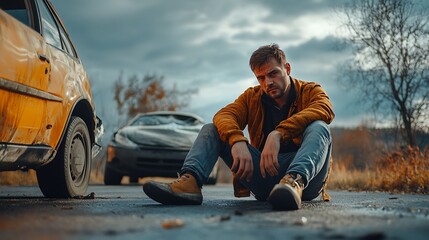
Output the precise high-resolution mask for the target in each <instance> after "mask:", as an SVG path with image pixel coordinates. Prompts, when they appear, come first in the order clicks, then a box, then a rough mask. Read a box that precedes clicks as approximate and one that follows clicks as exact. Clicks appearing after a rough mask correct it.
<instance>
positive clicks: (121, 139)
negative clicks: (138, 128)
mask: <svg viewBox="0 0 429 240" xmlns="http://www.w3.org/2000/svg"><path fill="white" fill-rule="evenodd" d="M114 141H115V142H116V143H118V144H120V145H122V146H124V147H130V148H137V147H138V145H137V144H135V143H134V142H133V141H131V140H130V139H128V138H127V137H126V136H124V135H123V134H122V133H121V132H118V133H116V134H115V136H114Z"/></svg>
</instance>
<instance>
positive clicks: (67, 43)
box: [60, 27, 77, 57]
mask: <svg viewBox="0 0 429 240" xmlns="http://www.w3.org/2000/svg"><path fill="white" fill-rule="evenodd" d="M60 32H61V40H62V41H63V45H64V47H65V49H64V50H65V51H67V52H68V53H70V55H72V56H73V57H77V56H76V52H75V51H74V48H73V45H72V44H71V42H70V39H69V38H68V37H67V34H66V33H65V31H64V29H63V28H62V27H60Z"/></svg>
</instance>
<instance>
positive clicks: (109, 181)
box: [104, 166, 122, 185]
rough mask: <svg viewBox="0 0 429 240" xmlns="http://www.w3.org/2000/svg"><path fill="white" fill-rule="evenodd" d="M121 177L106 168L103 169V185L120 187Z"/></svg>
mask: <svg viewBox="0 0 429 240" xmlns="http://www.w3.org/2000/svg"><path fill="white" fill-rule="evenodd" d="M121 181H122V175H119V174H118V173H116V172H115V171H113V170H110V169H109V168H108V167H107V166H106V168H105V169H104V184H106V185H121Z"/></svg>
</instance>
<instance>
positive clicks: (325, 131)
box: [304, 120, 332, 141]
mask: <svg viewBox="0 0 429 240" xmlns="http://www.w3.org/2000/svg"><path fill="white" fill-rule="evenodd" d="M308 134H317V135H320V136H323V137H324V138H326V139H328V140H329V141H332V137H331V131H330V130H329V127H328V124H326V123H325V122H324V121H320V120H318V121H314V122H313V123H311V124H310V125H308V127H307V128H306V129H305V131H304V137H305V136H306V135H308Z"/></svg>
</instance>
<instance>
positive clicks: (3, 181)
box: [0, 169, 37, 186]
mask: <svg viewBox="0 0 429 240" xmlns="http://www.w3.org/2000/svg"><path fill="white" fill-rule="evenodd" d="M1 185H8V186H29V185H37V177H36V171H34V170H31V169H30V170H28V171H25V172H23V171H8V172H0V186H1Z"/></svg>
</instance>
